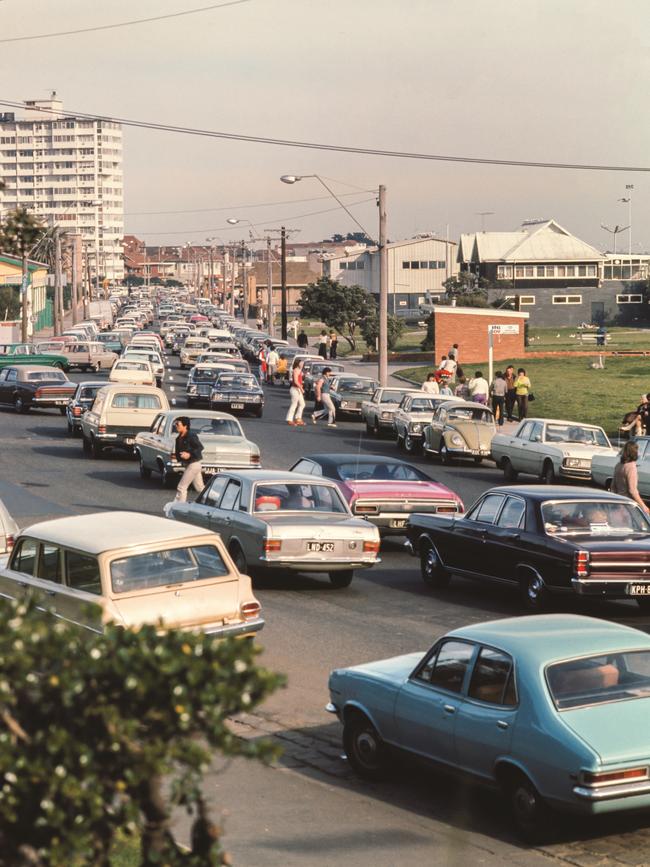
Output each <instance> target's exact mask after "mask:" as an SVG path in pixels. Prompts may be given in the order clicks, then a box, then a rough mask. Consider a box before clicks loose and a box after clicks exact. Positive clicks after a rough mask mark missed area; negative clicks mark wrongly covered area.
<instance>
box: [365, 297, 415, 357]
mask: <svg viewBox="0 0 650 867" xmlns="http://www.w3.org/2000/svg"><path fill="white" fill-rule="evenodd" d="M405 328H406V325H405V323H404V320H403V319H400V318H399V316H391V315H389V316H388V348H389V349H395V347H396V346H397V343H398V341H399V339H400V337H401V336H402V334H403V333H404V329H405ZM359 330H360V331H361V335H362V336H363V339H364V340H365V341H366V345H367V346H368V348H369V349H374V348H375V346H376V345H377V339H378V338H379V310H378V309H377V306H376V305H375V307H374V309H373V310H372V311H370V312H369V313H368V315H367V316H366V317H365V318H364V319H363V320H362V322H361V325H360V326H359Z"/></svg>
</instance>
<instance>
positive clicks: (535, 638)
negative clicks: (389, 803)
mask: <svg viewBox="0 0 650 867" xmlns="http://www.w3.org/2000/svg"><path fill="white" fill-rule="evenodd" d="M329 695H330V701H329V704H328V705H327V710H328V711H330V712H331V713H334V714H336V715H337V717H338V718H339V720H340V721H341V722H342V723H343V745H344V747H345V752H346V754H347V757H348V760H349V762H350V765H351V766H352V767H353V768H354V770H355V771H356V772H357V773H358V774H359V775H361V776H362V777H365V778H366V779H371V780H377V779H381V778H382V777H383V776H384V775H385V774H386V773H387V772H388V770H389V767H390V765H389V763H390V760H391V758H393V757H394V756H396V755H398V754H399V755H404V753H406V754H409V755H411V756H415V757H417V758H420V759H424V760H427V761H429V762H433V763H434V764H436V765H439V766H440V767H443V768H444V769H445V770H446V771H447V772H448V771H450V770H451V771H456V772H458V773H459V774H461V775H462V777H463V779H465V780H467V779H468V778H469V779H471V780H474V781H475V782H476V783H478V784H481V785H487V786H489V787H490V788H492V789H496V790H500V791H501V792H503V793H504V795H505V797H506V799H507V801H508V802H509V805H510V809H511V811H512V816H513V819H514V822H515V824H516V826H517V829H518V830H519V833H520V834H521V835H522V836H523V837H524V838H525V839H526V840H528V841H529V842H543V841H544V839H545V838H546V837H547V835H548V834H549V832H551V829H552V821H553V814H552V808H555V809H559V810H562V811H567V812H570V813H577V814H584V815H601V814H604V813H610V812H622V811H627V810H630V811H631V810H639V809H645V810H647V809H648V807H650V778H649V773H648V766H649V765H650V741H649V739H648V732H647V727H646V725H645V720H646V718H647V713H648V696H649V695H650V639H649V638H648V636H647V635H646V634H645V633H643V632H640V631H639V630H637V629H630V628H629V627H628V626H621V625H619V624H616V623H608V622H606V621H604V620H597V619H594V618H591V617H579V616H576V615H568V614H557V615H543V616H532V617H517V618H510V619H507V620H495V621H492V622H488V623H480V624H474V625H471V626H466V627H462V628H461V629H455V630H454V631H453V632H450V633H448V634H447V635H445V636H443V637H442V638H440V639H438V640H437V641H436V642H435V643H434V644H433V646H432V647H431V648H430V649H429V650H427V651H426V652H425V653H422V652H421V651H418V652H416V653H409V654H406V655H404V656H398V657H394V658H392V659H383V660H380V661H377V662H369V663H366V664H364V665H356V666H353V667H350V668H342V669H336V670H335V671H333V672H332V673H331V674H330V678H329Z"/></svg>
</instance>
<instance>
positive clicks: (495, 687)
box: [468, 647, 512, 704]
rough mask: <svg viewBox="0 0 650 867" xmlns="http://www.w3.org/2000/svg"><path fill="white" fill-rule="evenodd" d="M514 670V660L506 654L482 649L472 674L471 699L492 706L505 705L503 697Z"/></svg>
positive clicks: (486, 648)
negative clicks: (511, 672) (512, 669)
mask: <svg viewBox="0 0 650 867" xmlns="http://www.w3.org/2000/svg"><path fill="white" fill-rule="evenodd" d="M511 668H512V660H511V659H510V657H509V656H508V655H507V654H506V653H502V652H501V651H499V650H492V649H491V648H488V647H483V648H481V652H480V653H479V656H478V659H477V660H476V664H475V666H474V671H473V672H472V680H471V682H470V685H469V692H468V695H469V696H470V698H475V699H478V700H479V701H485V702H489V703H490V704H504V700H503V696H504V692H505V688H506V685H507V682H508V676H509V675H510V669H511Z"/></svg>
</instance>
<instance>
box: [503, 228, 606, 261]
mask: <svg viewBox="0 0 650 867" xmlns="http://www.w3.org/2000/svg"><path fill="white" fill-rule="evenodd" d="M503 258H504V259H505V260H506V261H514V260H517V261H520V262H521V261H540V260H541V261H544V260H546V261H549V262H553V261H571V260H576V261H581V262H584V261H588V260H592V261H600V260H602V259H604V258H605V257H604V256H603V254H602V253H601V252H600V251H599V250H597V249H596V248H595V247H592V246H591V244H587V243H586V241H581V240H580V238H576V236H575V235H572V234H571V233H570V232H568V231H567V230H566V229H563V228H562V226H560V225H559V223H556V222H555V220H548V221H547V222H546V223H542V224H541V225H539V226H537V227H536V228H535V229H534V230H533V231H532V232H525V233H524V237H523V238H521V239H520V240H519V241H518V242H515V243H514V244H513V245H512V247H511V248H510V249H509V250H508V251H507V252H506V253H505V254H504V255H503Z"/></svg>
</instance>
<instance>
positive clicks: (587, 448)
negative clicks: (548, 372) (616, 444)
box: [492, 418, 617, 485]
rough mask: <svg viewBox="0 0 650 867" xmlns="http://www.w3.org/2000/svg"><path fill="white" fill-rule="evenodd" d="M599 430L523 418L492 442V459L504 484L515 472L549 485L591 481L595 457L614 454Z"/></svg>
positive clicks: (546, 419)
mask: <svg viewBox="0 0 650 867" xmlns="http://www.w3.org/2000/svg"><path fill="white" fill-rule="evenodd" d="M616 454H617V450H616V449H614V448H612V444H611V443H610V441H609V440H608V439H607V434H606V433H605V431H604V430H603V429H602V428H601V427H596V426H595V425H588V424H581V423H580V422H575V421H563V420H561V419H552V418H527V419H524V420H523V421H522V422H521V423H520V424H519V425H518V427H517V428H516V429H515V431H514V432H513V433H498V434H497V435H496V436H495V437H494V438H493V439H492V457H493V459H494V461H495V462H496V465H497V466H498V467H501V469H502V470H503V474H504V476H505V479H506V481H507V482H514V481H516V479H517V476H518V474H519V473H526V474H529V475H532V476H537V477H538V478H539V479H540V481H542V482H544V483H546V484H548V485H552V484H553V482H555V481H556V480H557V479H584V480H585V481H590V480H591V461H592V458H593V457H594V456H595V455H616Z"/></svg>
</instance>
